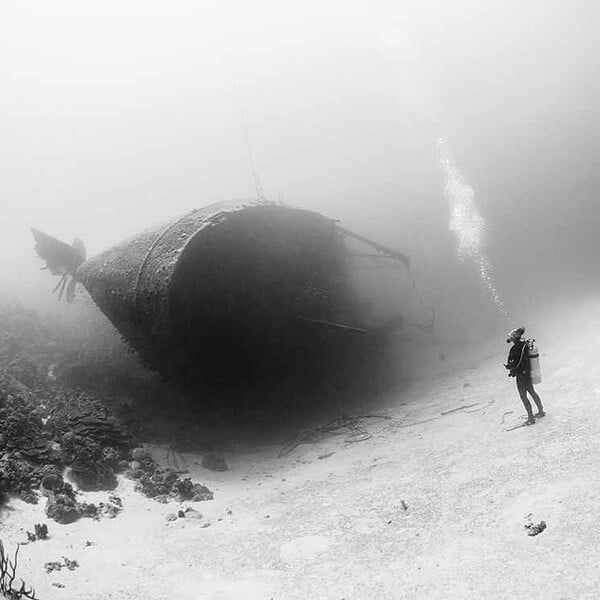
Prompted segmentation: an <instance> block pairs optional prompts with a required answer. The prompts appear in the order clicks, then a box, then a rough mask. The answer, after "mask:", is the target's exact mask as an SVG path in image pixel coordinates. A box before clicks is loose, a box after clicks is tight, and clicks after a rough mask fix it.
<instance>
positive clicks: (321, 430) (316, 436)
mask: <svg viewBox="0 0 600 600" xmlns="http://www.w3.org/2000/svg"><path fill="white" fill-rule="evenodd" d="M391 418H392V416H391V415H356V416H352V417H338V418H337V419H333V421H329V422H328V423H324V424H323V425H318V426H317V427H313V428H311V429H305V430H304V431H301V432H300V433H299V434H298V435H297V436H296V437H295V438H294V439H293V440H290V441H288V442H286V443H284V445H283V447H282V448H281V450H280V452H279V455H278V458H281V457H283V456H287V455H288V454H290V453H291V452H292V451H293V450H294V449H296V448H297V447H298V446H299V445H300V444H303V443H304V444H308V443H311V444H314V443H315V442H318V441H319V440H320V439H322V438H323V437H324V436H325V435H326V434H328V433H333V432H334V431H337V430H339V429H344V428H346V429H348V430H349V431H350V435H348V436H347V437H346V439H345V440H344V442H346V443H347V444H351V443H354V442H363V441H365V440H368V439H369V438H370V437H372V434H370V433H369V432H368V431H367V429H366V427H365V426H364V425H363V424H362V423H361V420H362V419H384V420H389V419H391Z"/></svg>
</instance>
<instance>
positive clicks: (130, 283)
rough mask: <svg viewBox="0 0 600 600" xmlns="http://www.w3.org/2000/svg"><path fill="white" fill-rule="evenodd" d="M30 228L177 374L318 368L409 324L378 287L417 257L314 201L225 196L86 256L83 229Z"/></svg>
mask: <svg viewBox="0 0 600 600" xmlns="http://www.w3.org/2000/svg"><path fill="white" fill-rule="evenodd" d="M32 232H33V235H34V237H35V240H36V251H37V252H38V254H39V256H40V257H41V258H42V259H44V260H45V261H46V263H47V268H48V269H49V270H50V271H51V272H52V273H53V274H55V275H60V276H61V280H60V281H59V285H58V286H57V287H56V288H55V291H56V290H60V291H59V296H61V295H62V293H63V292H64V290H65V288H66V289H67V292H66V298H67V300H68V301H72V299H73V296H74V289H75V285H76V284H77V283H81V284H82V285H83V286H84V287H85V289H86V290H87V291H88V292H89V294H90V296H91V297H92V299H93V301H94V302H95V303H96V304H97V306H98V307H99V308H100V310H101V311H102V312H103V313H104V314H105V315H106V316H107V317H108V319H110V321H111V322H112V323H113V325H114V326H115V327H116V328H117V329H118V330H119V332H120V333H121V334H122V336H123V337H124V339H125V340H126V342H127V343H128V344H129V345H130V346H131V347H132V348H133V349H135V350H136V351H137V353H138V354H139V356H140V357H141V359H142V360H143V361H144V363H145V364H146V365H148V366H149V367H151V368H152V369H155V370H158V371H159V372H160V373H161V374H162V375H163V376H164V377H165V378H166V379H168V380H171V381H174V382H178V383H179V384H183V385H195V384H199V383H202V384H206V383H209V384H214V385H221V386H232V385H240V386H241V385H247V384H249V383H250V382H252V381H257V380H260V381H263V382H264V381H265V379H269V380H276V379H285V378H287V377H290V376H295V377H300V378H310V377H313V376H315V377H316V376H318V374H319V373H320V374H322V373H324V372H330V371H332V370H335V365H336V364H341V363H344V364H346V366H347V365H348V361H347V359H348V357H349V356H352V357H353V360H354V361H358V362H360V360H362V358H363V357H364V349H365V348H366V347H368V346H369V345H372V344H373V343H378V341H380V340H382V339H384V338H385V337H386V335H387V334H388V333H389V332H390V331H392V330H395V329H397V328H399V327H401V326H402V318H401V316H400V311H399V310H398V308H399V307H395V308H392V310H389V309H388V310H381V307H380V306H379V305H378V298H379V297H380V296H381V294H382V289H383V286H384V285H389V282H388V283H385V280H386V279H388V280H389V278H390V272H391V270H390V269H389V268H387V267H391V268H392V269H396V270H397V268H398V266H403V267H408V265H409V262H408V258H407V257H406V256H404V255H403V254H401V253H399V252H395V251H393V250H391V249H389V248H386V247H384V246H382V245H380V244H377V243H375V242H372V241H371V240H368V239H367V238H364V237H362V236H360V235H358V234H356V233H353V232H351V231H349V230H347V229H344V228H343V227H341V226H340V225H339V224H338V223H337V221H335V220H333V219H330V218H327V217H325V216H323V215H321V214H319V213H316V212H312V211H308V210H302V209H298V208H290V207H285V206H281V205H278V204H275V203H271V202H267V201H264V200H256V201H246V202H234V201H229V202H223V203H219V204H214V205H211V206H208V207H205V208H201V209H197V210H194V211H192V212H190V213H188V214H186V215H184V216H182V217H180V218H177V219H175V220H173V221H171V222H169V223H167V224H166V225H165V226H163V227H160V228H155V229H150V230H148V231H144V232H142V233H140V234H138V235H136V236H134V237H132V238H130V239H129V240H127V241H125V242H122V243H121V244H118V245H116V246H114V247H112V248H110V249H109V250H107V251H105V252H103V253H101V254H100V255H98V256H95V257H93V258H91V259H89V260H86V259H85V250H84V248H83V244H82V243H81V242H79V241H76V242H75V243H74V244H73V246H70V245H68V244H66V243H64V242H61V241H59V240H56V239H55V238H53V237H51V236H49V235H47V234H45V233H43V232H41V231H38V230H35V229H32ZM365 249H368V250H365ZM365 272H369V277H370V278H371V279H370V280H369V282H368V283H365V281H364V273H365ZM394 276H395V277H396V278H397V273H395V275H394ZM373 277H374V278H375V279H373ZM69 278H70V282H69V283H68V284H67V281H68V280H69ZM387 289H389V287H388V288H387ZM350 362H352V361H350Z"/></svg>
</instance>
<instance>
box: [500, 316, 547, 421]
mask: <svg viewBox="0 0 600 600" xmlns="http://www.w3.org/2000/svg"><path fill="white" fill-rule="evenodd" d="M524 333H525V327H518V328H517V329H513V330H512V331H511V332H510V333H509V334H508V338H507V340H506V343H507V344H510V343H511V342H512V344H513V345H512V348H511V349H510V352H509V353H508V361H507V363H506V364H505V365H504V366H505V367H506V368H507V369H508V371H509V372H508V376H509V377H516V378H517V390H519V396H520V397H521V401H522V402H523V406H525V410H526V411H527V421H526V422H525V425H535V419H534V414H533V412H532V411H531V403H530V402H529V399H528V398H527V394H528V393H529V395H530V396H531V397H532V398H533V401H534V402H535V404H536V406H537V409H538V412H537V413H536V414H535V416H536V417H538V418H541V417H544V416H546V413H545V412H544V407H543V406H542V401H541V400H540V397H539V396H538V394H537V392H536V391H535V389H534V388H533V381H532V379H531V360H530V357H529V352H528V349H529V345H530V344H529V340H523V339H522V337H523V334H524Z"/></svg>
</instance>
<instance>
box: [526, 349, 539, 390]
mask: <svg viewBox="0 0 600 600" xmlns="http://www.w3.org/2000/svg"><path fill="white" fill-rule="evenodd" d="M527 356H528V357H529V366H530V370H531V383H534V384H537V383H542V372H541V371H540V352H539V350H538V347H537V346H536V344H535V340H533V339H532V340H527Z"/></svg>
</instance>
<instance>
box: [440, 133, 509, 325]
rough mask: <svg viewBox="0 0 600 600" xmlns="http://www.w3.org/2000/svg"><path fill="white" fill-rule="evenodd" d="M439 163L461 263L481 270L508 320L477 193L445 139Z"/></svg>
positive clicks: (493, 300)
mask: <svg viewBox="0 0 600 600" xmlns="http://www.w3.org/2000/svg"><path fill="white" fill-rule="evenodd" d="M438 146H439V148H438V150H439V164H440V167H441V169H442V172H443V174H444V193H445V195H446V200H447V201H448V204H449V206H450V230H451V231H452V232H453V233H454V235H455V236H456V242H457V248H456V250H457V254H458V259H459V260H460V261H461V262H465V261H467V260H468V261H470V262H471V263H473V265H474V266H475V268H476V269H477V271H478V274H479V277H480V278H481V280H482V281H483V283H484V285H485V288H486V289H487V292H488V294H489V297H490V300H491V301H492V302H493V303H494V304H495V305H496V307H497V308H498V310H499V311H500V313H501V314H502V316H503V317H508V313H507V312H506V308H505V307H504V302H502V298H500V295H499V294H498V291H497V289H496V286H495V284H494V279H493V276H492V265H491V263H490V260H489V258H488V257H487V255H486V254H485V251H484V234H485V220H484V218H483V217H482V216H481V214H480V212H479V209H478V208H477V204H476V202H475V192H474V191H473V188H472V187H471V186H470V185H469V184H468V183H467V182H466V181H465V179H464V177H463V176H462V174H461V172H460V171H459V170H458V169H457V167H456V165H455V164H454V161H453V160H452V157H451V155H450V153H449V152H448V148H447V147H446V142H445V140H444V138H440V139H439V141H438Z"/></svg>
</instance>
